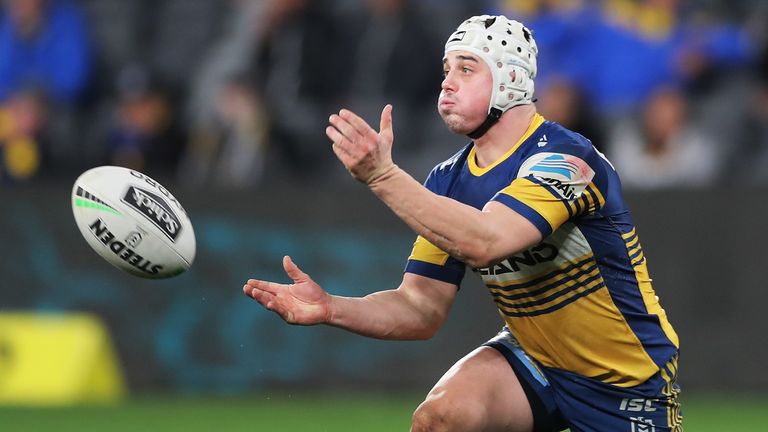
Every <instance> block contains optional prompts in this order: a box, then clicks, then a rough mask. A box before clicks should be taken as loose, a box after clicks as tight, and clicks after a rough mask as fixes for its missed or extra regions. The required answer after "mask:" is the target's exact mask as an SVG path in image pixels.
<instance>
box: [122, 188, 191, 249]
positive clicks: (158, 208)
mask: <svg viewBox="0 0 768 432" xmlns="http://www.w3.org/2000/svg"><path fill="white" fill-rule="evenodd" d="M122 201H123V202H124V203H126V204H128V205H129V206H130V207H132V208H134V209H135V210H136V211H138V212H139V213H141V214H142V215H144V217H146V218H147V219H148V220H149V221H150V222H152V223H153V224H155V226H157V227H158V228H160V231H162V232H163V234H165V235H166V236H168V238H169V239H171V241H173V242H175V241H176V238H177V237H178V236H179V233H180V232H181V221H180V220H179V217H178V216H176V214H175V213H174V212H173V210H172V209H171V206H169V205H168V203H167V202H166V201H165V200H164V199H163V198H162V197H161V196H159V195H156V194H154V193H152V192H150V191H148V190H145V189H142V188H140V187H138V186H130V187H129V188H128V190H127V191H126V192H125V196H123V198H122Z"/></svg>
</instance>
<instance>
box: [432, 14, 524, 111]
mask: <svg viewBox="0 0 768 432" xmlns="http://www.w3.org/2000/svg"><path fill="white" fill-rule="evenodd" d="M449 51H468V52H471V53H473V54H475V55H477V56H479V57H480V58H481V59H483V61H484V62H485V63H486V64H488V67H489V68H490V69H491V73H492V74H493V92H492V93H491V101H490V106H489V107H488V112H489V114H493V108H496V109H497V110H499V112H498V113H496V114H497V115H498V116H500V115H501V114H502V113H503V112H504V111H506V110H508V109H510V108H512V107H514V106H517V105H525V104H530V103H531V101H532V99H533V88H534V85H533V80H534V79H535V78H536V57H537V55H538V53H539V50H538V48H537V47H536V41H535V40H534V39H533V35H532V34H531V31H530V30H528V29H527V28H526V27H525V26H524V25H523V24H522V23H520V22H518V21H514V20H510V19H507V18H506V17H505V16H503V15H498V16H491V15H481V16H474V17H472V18H469V19H467V20H466V21H464V22H463V23H461V24H460V25H459V27H458V28H457V29H456V31H454V32H453V34H451V36H450V37H449V38H448V42H446V43H445V52H446V53H448V52H449Z"/></svg>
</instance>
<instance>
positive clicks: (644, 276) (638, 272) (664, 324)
mask: <svg viewBox="0 0 768 432" xmlns="http://www.w3.org/2000/svg"><path fill="white" fill-rule="evenodd" d="M635 277H636V278H637V285H638V287H639V288H640V294H641V295H642V296H643V303H645V309H646V310H647V311H648V313H649V314H653V315H656V316H658V317H659V322H660V323H661V329H662V331H664V334H666V335H667V339H669V340H670V342H672V343H673V344H674V345H675V346H676V347H678V348H679V347H680V339H679V338H678V337H677V333H676V332H675V329H673V328H672V324H670V323H669V320H668V319H667V312H666V311H665V310H664V309H663V308H662V307H661V304H660V303H659V298H658V297H657V296H656V293H655V292H654V291H653V286H652V285H651V278H650V276H649V275H648V267H647V266H646V261H645V260H644V259H643V260H640V262H639V264H638V265H635Z"/></svg>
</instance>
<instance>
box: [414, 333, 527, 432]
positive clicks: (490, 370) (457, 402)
mask: <svg viewBox="0 0 768 432" xmlns="http://www.w3.org/2000/svg"><path fill="white" fill-rule="evenodd" d="M412 430H413V431H420V430H435V431H453V430H456V431H505V432H518V431H519V432H529V431H532V430H533V414H532V413H531V408H530V405H529V403H528V399H527V398H526V395H525V392H524V391H523V388H522V386H521V385H520V382H519V381H518V378H517V376H516V375H515V372H514V371H513V370H512V368H511V367H510V365H509V362H508V361H507V359H506V358H505V357H504V356H503V355H502V354H501V353H499V351H497V350H495V349H493V348H490V347H487V346H483V347H480V348H477V349H476V350H474V351H472V352H471V353H469V354H468V355H467V356H465V357H464V358H462V359H461V360H459V361H458V362H457V363H456V364H455V365H453V367H451V368H450V369H449V370H448V371H447V372H446V373H445V375H443V377H442V378H441V379H440V380H439V381H438V382H437V384H435V387H434V388H433V389H432V390H431V391H430V392H429V394H428V395H427V397H426V399H425V400H424V402H423V403H422V404H421V405H420V406H419V408H418V409H417V410H416V413H415V414H414V428H413V429H412Z"/></svg>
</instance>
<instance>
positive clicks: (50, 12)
mask: <svg viewBox="0 0 768 432" xmlns="http://www.w3.org/2000/svg"><path fill="white" fill-rule="evenodd" d="M86 34H87V30H86V23H85V21H84V19H83V17H82V15H81V12H80V10H79V9H78V8H77V7H75V5H74V4H72V3H70V2H69V1H67V0H4V2H3V4H2V10H1V11H0V111H2V112H3V115H2V116H3V119H4V124H3V125H2V127H0V140H2V142H3V143H4V144H3V154H4V156H5V157H4V158H3V160H2V164H0V169H2V170H3V171H4V172H5V175H6V177H12V178H14V179H15V180H22V179H29V178H32V177H34V176H35V174H36V172H37V171H38V170H39V169H40V168H41V166H42V165H41V163H42V162H43V161H46V160H47V161H48V162H49V164H50V165H56V164H57V163H58V162H60V161H62V160H64V159H67V158H71V157H72V153H73V152H72V151H71V149H70V148H69V147H68V145H69V143H68V142H67V136H66V132H67V131H70V130H72V119H73V118H74V114H73V111H74V110H75V109H76V104H77V102H78V101H79V97H80V96H81V95H82V94H83V92H84V90H85V89H86V86H87V83H88V76H89V69H90V64H91V57H90V48H89V42H88V38H87V35H86ZM54 136H55V140H54V139H51V138H52V137H54Z"/></svg>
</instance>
